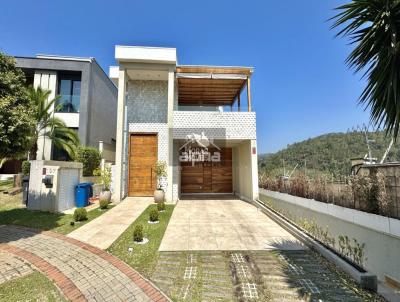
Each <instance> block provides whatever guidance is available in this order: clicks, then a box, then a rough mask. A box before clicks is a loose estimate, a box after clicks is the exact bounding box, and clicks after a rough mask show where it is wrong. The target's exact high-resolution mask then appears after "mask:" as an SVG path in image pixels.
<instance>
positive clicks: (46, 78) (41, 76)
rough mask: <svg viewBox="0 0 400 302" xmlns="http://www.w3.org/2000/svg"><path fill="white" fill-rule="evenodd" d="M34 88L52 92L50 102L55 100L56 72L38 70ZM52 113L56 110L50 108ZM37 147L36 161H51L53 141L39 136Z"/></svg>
mask: <svg viewBox="0 0 400 302" xmlns="http://www.w3.org/2000/svg"><path fill="white" fill-rule="evenodd" d="M33 86H34V87H35V88H38V87H40V88H42V89H44V90H50V91H51V93H50V95H49V98H48V101H49V100H52V99H54V98H55V96H56V89H57V73H56V72H55V71H43V70H36V71H35V75H34V79H33ZM50 111H51V112H53V111H54V108H50ZM43 132H45V130H43V131H42V133H41V134H43ZM37 146H38V150H37V154H36V159H38V160H42V159H45V160H49V159H51V151H52V142H51V139H49V138H44V137H43V136H39V138H38V141H37Z"/></svg>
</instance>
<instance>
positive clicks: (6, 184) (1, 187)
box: [0, 178, 14, 192]
mask: <svg viewBox="0 0 400 302" xmlns="http://www.w3.org/2000/svg"><path fill="white" fill-rule="evenodd" d="M13 184H14V180H13V179H12V178H9V179H5V180H0V192H2V191H5V190H9V189H12V186H13Z"/></svg>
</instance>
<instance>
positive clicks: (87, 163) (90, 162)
mask: <svg viewBox="0 0 400 302" xmlns="http://www.w3.org/2000/svg"><path fill="white" fill-rule="evenodd" d="M75 161H77V162H81V163H82V164H83V176H93V175H94V174H93V172H94V171H95V170H96V169H97V168H98V167H99V165H100V162H101V154H100V152H99V150H97V149H96V148H93V147H86V146H80V147H78V149H77V151H76V157H75Z"/></svg>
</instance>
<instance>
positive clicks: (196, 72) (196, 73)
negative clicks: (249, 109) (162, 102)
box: [176, 66, 253, 106]
mask: <svg viewBox="0 0 400 302" xmlns="http://www.w3.org/2000/svg"><path fill="white" fill-rule="evenodd" d="M252 73H253V68H251V67H231V66H178V67H177V68H176V78H177V81H178V102H179V105H205V106H227V105H228V106H231V105H232V104H233V103H234V102H235V99H236V98H237V96H238V95H239V94H240V92H241V91H242V89H243V87H244V86H245V84H246V82H247V79H248V78H249V77H250V76H251V74H252Z"/></svg>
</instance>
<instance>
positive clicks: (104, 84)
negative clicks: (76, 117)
mask: <svg viewBox="0 0 400 302" xmlns="http://www.w3.org/2000/svg"><path fill="white" fill-rule="evenodd" d="M117 96H118V90H117V88H116V87H115V86H114V84H113V83H112V82H111V81H110V80H109V79H108V78H107V77H106V76H105V74H104V72H103V70H102V69H101V68H100V66H99V65H97V64H92V75H91V85H90V101H89V112H90V114H89V117H88V128H89V129H88V140H87V145H90V146H93V147H96V148H97V147H98V145H99V141H103V142H104V143H107V144H112V145H114V142H115V134H116V127H117ZM113 140H114V141H113Z"/></svg>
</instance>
